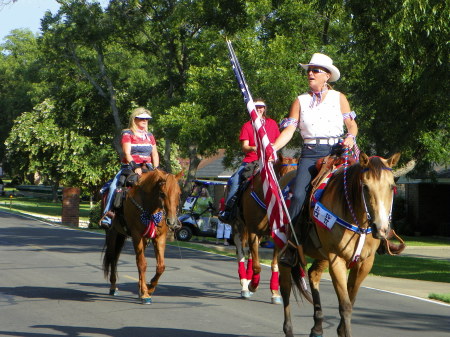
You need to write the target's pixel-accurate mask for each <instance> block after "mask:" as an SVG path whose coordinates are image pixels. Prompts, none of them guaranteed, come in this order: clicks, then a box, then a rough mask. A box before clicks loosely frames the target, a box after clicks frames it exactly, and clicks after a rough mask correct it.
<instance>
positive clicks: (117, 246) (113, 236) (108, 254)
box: [103, 228, 126, 279]
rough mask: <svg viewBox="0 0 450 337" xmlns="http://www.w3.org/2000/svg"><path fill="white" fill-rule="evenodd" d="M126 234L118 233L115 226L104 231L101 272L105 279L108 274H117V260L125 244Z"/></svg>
mask: <svg viewBox="0 0 450 337" xmlns="http://www.w3.org/2000/svg"><path fill="white" fill-rule="evenodd" d="M125 239H126V236H124V235H122V234H120V233H119V232H118V231H117V230H116V229H115V228H111V229H110V230H108V231H107V233H106V239H105V246H104V247H103V274H104V276H105V278H106V279H107V278H108V276H110V275H115V276H117V261H118V260H119V256H120V252H121V251H122V248H123V245H124V244H125Z"/></svg>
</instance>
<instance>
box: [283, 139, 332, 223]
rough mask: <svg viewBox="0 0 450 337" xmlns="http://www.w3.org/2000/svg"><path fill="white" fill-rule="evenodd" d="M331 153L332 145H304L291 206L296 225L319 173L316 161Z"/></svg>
mask: <svg viewBox="0 0 450 337" xmlns="http://www.w3.org/2000/svg"><path fill="white" fill-rule="evenodd" d="M330 153H331V145H304V146H303V148H302V154H301V155H300V159H299V162H298V168H297V175H296V176H295V178H294V183H293V185H292V186H293V187H292V189H293V191H292V193H293V195H292V199H291V204H290V206H289V215H290V217H291V220H292V224H293V225H295V224H296V223H297V220H298V216H299V215H300V212H301V210H302V207H303V203H304V202H305V199H306V196H307V195H308V193H309V190H310V189H311V180H312V179H314V177H315V176H316V175H317V173H318V172H317V169H316V161H317V159H320V158H322V157H325V156H328V155H329V154H330Z"/></svg>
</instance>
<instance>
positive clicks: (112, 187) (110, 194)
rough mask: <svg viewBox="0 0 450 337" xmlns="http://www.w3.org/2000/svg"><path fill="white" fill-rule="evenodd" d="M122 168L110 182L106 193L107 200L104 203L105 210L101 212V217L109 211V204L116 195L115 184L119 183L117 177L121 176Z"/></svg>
mask: <svg viewBox="0 0 450 337" xmlns="http://www.w3.org/2000/svg"><path fill="white" fill-rule="evenodd" d="M122 171H123V168H122V169H120V170H119V172H117V174H116V176H115V177H114V179H113V180H112V182H111V184H110V185H109V192H108V198H107V199H106V202H105V209H104V210H103V215H105V214H106V213H107V212H108V211H109V210H111V204H112V201H113V198H114V195H115V194H116V188H117V182H118V181H119V177H120V175H121V174H122Z"/></svg>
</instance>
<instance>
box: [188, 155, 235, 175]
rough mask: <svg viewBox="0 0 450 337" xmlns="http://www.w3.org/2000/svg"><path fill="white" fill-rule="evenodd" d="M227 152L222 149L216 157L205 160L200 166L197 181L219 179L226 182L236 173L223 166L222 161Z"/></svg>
mask: <svg viewBox="0 0 450 337" xmlns="http://www.w3.org/2000/svg"><path fill="white" fill-rule="evenodd" d="M224 156H225V150H224V149H220V150H219V151H218V152H217V154H216V155H214V156H211V157H208V158H205V159H203V160H202V161H201V162H200V164H199V165H198V169H197V173H196V178H197V179H219V180H226V179H228V178H230V177H231V175H232V174H233V173H234V171H232V170H231V169H227V168H226V167H224V166H223V163H222V160H223V157H224Z"/></svg>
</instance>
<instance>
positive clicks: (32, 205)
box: [0, 196, 90, 220]
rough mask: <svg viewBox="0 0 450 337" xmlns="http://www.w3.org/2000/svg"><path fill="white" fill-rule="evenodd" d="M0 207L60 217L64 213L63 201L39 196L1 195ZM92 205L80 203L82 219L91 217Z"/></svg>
mask: <svg viewBox="0 0 450 337" xmlns="http://www.w3.org/2000/svg"><path fill="white" fill-rule="evenodd" d="M0 209H4V210H9V211H17V212H26V213H31V214H41V215H46V216H50V217H60V216H61V214H62V202H60V201H59V202H52V201H46V200H43V199H38V198H26V197H13V198H9V197H7V196H1V197H0ZM89 211H90V205H89V203H88V202H82V203H80V219H81V220H88V219H89Z"/></svg>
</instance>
